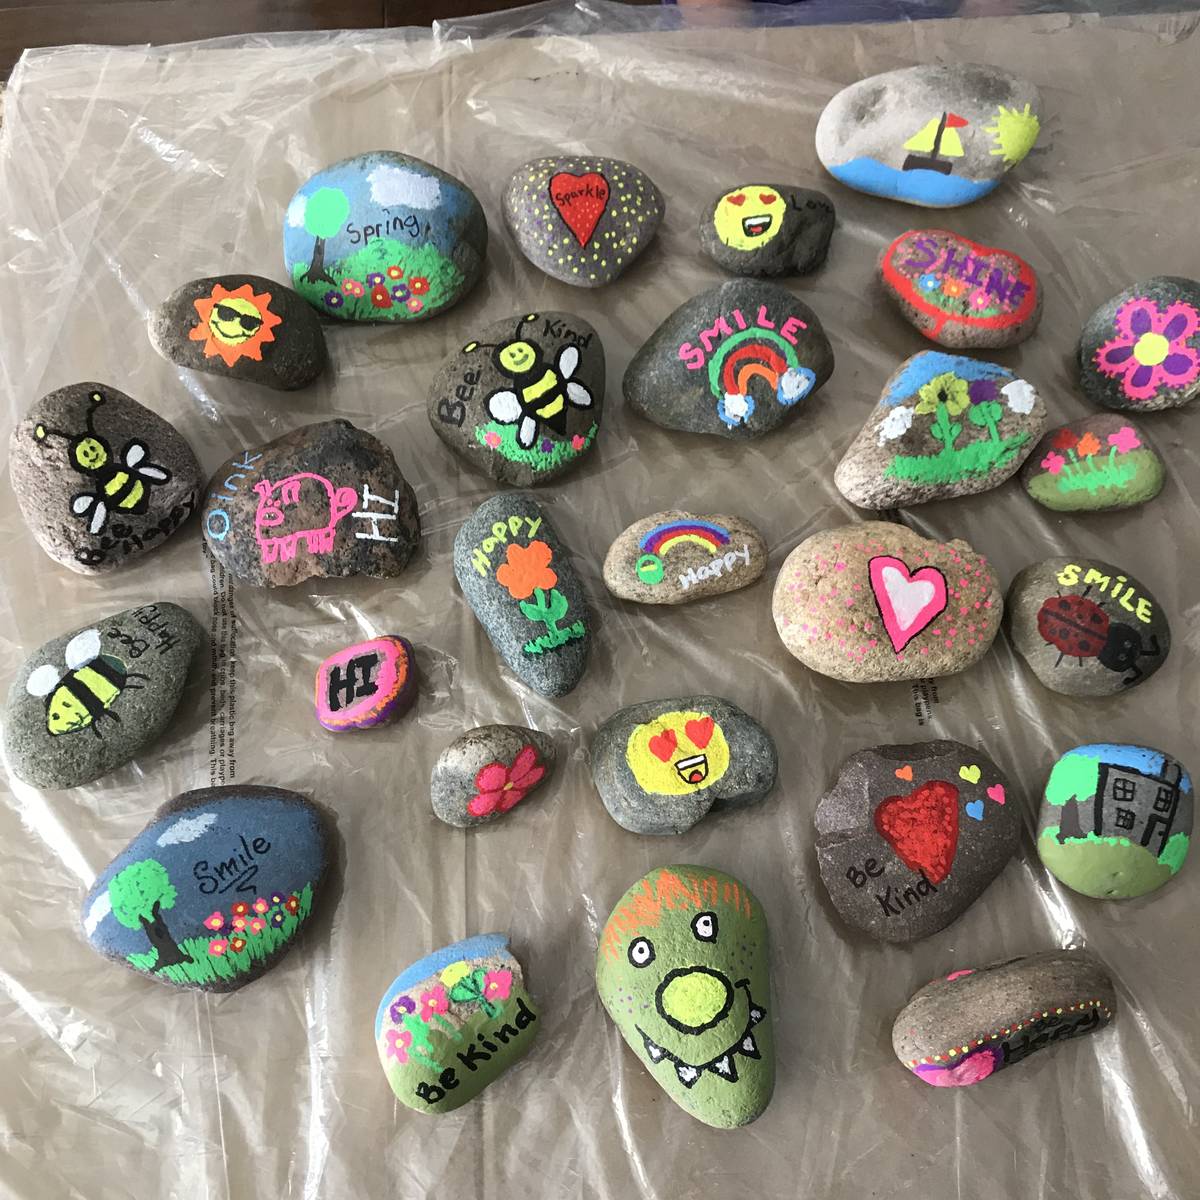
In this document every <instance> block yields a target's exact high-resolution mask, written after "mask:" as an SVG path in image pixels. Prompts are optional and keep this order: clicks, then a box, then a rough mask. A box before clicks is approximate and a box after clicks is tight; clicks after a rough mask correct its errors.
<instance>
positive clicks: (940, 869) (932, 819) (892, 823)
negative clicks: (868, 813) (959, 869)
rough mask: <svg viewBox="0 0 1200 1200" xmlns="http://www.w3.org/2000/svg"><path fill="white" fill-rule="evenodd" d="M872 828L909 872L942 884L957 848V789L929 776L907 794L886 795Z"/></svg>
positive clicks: (876, 811) (876, 813) (877, 810)
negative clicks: (914, 872)
mask: <svg viewBox="0 0 1200 1200" xmlns="http://www.w3.org/2000/svg"><path fill="white" fill-rule="evenodd" d="M875 828H876V829H877V830H879V833H880V835H881V836H882V837H883V838H884V839H885V840H886V842H887V843H888V845H889V846H891V848H892V849H893V850H894V851H895V852H896V855H897V857H898V858H899V859H900V861H901V862H902V863H903V864H904V865H905V866H906V867H908V869H909V870H910V871H920V872H921V873H923V874H924V876H925V878H926V879H928V880H929V882H930V883H934V884H937V883H941V882H942V880H943V879H945V878H946V876H947V875H949V874H950V864H951V863H953V862H954V852H955V850H956V849H957V848H958V788H956V787H955V786H954V784H952V783H947V782H946V781H945V780H944V779H931V780H930V781H929V782H928V783H923V784H921V786H920V787H918V788H915V789H914V790H913V791H911V792H909V793H908V795H906V796H888V797H886V798H885V799H884V800H882V801H880V803H879V807H878V808H876V810H875Z"/></svg>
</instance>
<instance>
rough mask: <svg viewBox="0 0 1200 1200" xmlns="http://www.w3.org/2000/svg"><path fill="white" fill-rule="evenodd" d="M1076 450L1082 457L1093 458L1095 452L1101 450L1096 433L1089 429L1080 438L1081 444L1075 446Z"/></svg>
mask: <svg viewBox="0 0 1200 1200" xmlns="http://www.w3.org/2000/svg"><path fill="white" fill-rule="evenodd" d="M1075 450H1076V453H1078V454H1079V455H1080V457H1081V458H1091V456H1092V455H1093V454H1096V453H1098V452H1099V450H1100V442H1099V440H1098V439H1097V437H1096V435H1095V434H1094V433H1092V432H1091V431H1090V430H1089V431H1088V432H1087V433H1085V434H1084V435H1083V437H1081V438H1080V439H1079V445H1078V446H1076V447H1075Z"/></svg>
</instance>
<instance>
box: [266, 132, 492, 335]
mask: <svg viewBox="0 0 1200 1200" xmlns="http://www.w3.org/2000/svg"><path fill="white" fill-rule="evenodd" d="M486 253H487V221H486V219H485V218H484V215H483V209H482V208H480V206H479V201H478V200H477V199H476V198H475V193H474V192H472V191H471V189H470V188H469V187H467V185H466V184H465V183H463V182H462V180H460V179H455V178H454V176H453V175H448V174H447V173H446V172H445V171H441V170H439V169H438V168H437V167H434V166H431V165H430V164H429V163H427V162H422V161H421V160H420V159H419V158H412V157H411V156H409V155H407V154H398V153H396V152H394V151H391V150H375V151H372V152H371V153H369V154H360V155H358V156H357V157H355V158H347V159H345V160H344V161H342V162H339V163H334V164H333V166H330V167H326V168H325V169H324V170H323V171H319V172H318V173H317V174H316V175H314V176H313V177H312V178H311V179H309V180H308V182H307V183H305V184H304V185H303V186H302V187H301V188H300V189H299V190H298V191H297V192H296V194H295V195H294V196H293V197H292V199H291V202H290V203H289V204H288V208H287V216H286V218H285V220H284V227H283V260H284V263H285V264H286V266H287V271H288V278H289V279H290V280H291V281H292V286H293V287H294V288H295V289H296V291H298V292H299V293H300V295H302V296H303V297H304V298H305V299H306V300H307V301H308V302H309V303H310V304H311V305H312V306H313V307H314V308H315V309H317V310H318V311H319V312H321V313H323V314H325V315H326V316H329V317H336V318H337V319H338V320H342V321H393V322H404V321H422V320H424V319H425V318H427V317H432V316H436V315H437V314H438V313H440V312H442V311H443V310H444V309H447V308H449V307H450V305H452V304H454V303H456V302H457V301H458V300H460V299H462V297H463V296H465V295H466V293H467V292H468V291H470V290H471V288H472V287H474V286H475V284H476V282H477V281H478V279H479V277H480V275H481V274H482V273H483V262H484V257H485V255H486Z"/></svg>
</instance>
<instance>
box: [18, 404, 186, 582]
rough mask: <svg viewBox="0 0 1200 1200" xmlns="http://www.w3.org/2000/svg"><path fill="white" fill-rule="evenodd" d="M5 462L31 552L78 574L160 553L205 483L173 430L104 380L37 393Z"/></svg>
mask: <svg viewBox="0 0 1200 1200" xmlns="http://www.w3.org/2000/svg"><path fill="white" fill-rule="evenodd" d="M8 463H9V470H10V471H11V473H12V486H13V492H14V493H15V494H16V497H17V503H18V505H19V506H20V508H21V515H22V516H23V517H24V518H25V523H26V524H27V525H28V526H29V529H30V532H31V533H32V534H33V536H34V538H36V539H37V542H38V545H40V546H41V548H42V549H43V550H45V552H46V553H47V554H48V555H50V557H51V558H52V559H54V561H55V562H58V563H62V565H63V566H65V567H70V568H71V570H72V571H78V572H79V574H81V575H99V574H102V573H104V572H107V571H114V570H116V569H117V568H118V567H120V566H123V565H124V564H125V563H127V562H130V561H131V560H132V559H135V558H138V557H140V556H141V555H143V554H147V553H149V551H151V550H154V549H156V548H157V547H159V546H161V545H162V544H163V542H165V541H166V540H167V538H169V537H170V536H171V534H173V533H174V532H175V530H176V529H178V528H179V526H180V525H182V524H183V523H184V521H186V520H187V519H188V517H190V516H191V514H192V513H193V512H195V510H196V506H197V504H198V503H199V497H200V488H201V487H202V485H203V482H204V480H203V477H202V476H201V474H200V464H199V463H198V462H197V461H196V456H195V454H193V453H192V448H191V447H190V446H189V445H188V444H187V442H186V441H185V440H184V438H183V437H182V435H180V434H179V433H178V431H177V430H176V429H175V428H174V426H172V425H170V424H169V423H168V422H166V421H164V420H163V418H162V417H160V416H158V415H157V414H156V413H153V412H151V411H150V410H149V409H148V408H145V407H143V406H142V405H141V404H139V403H138V402H137V401H136V400H131V399H130V398H129V397H128V396H126V395H125V394H124V393H123V392H119V391H117V389H116V388H112V387H109V386H108V385H107V384H104V383H73V384H71V385H70V386H69V387H64V388H59V389H58V390H57V391H54V392H51V393H50V394H49V395H47V396H43V397H42V398H41V399H40V400H39V401H38V402H37V403H36V404H35V405H34V406H33V407H32V408H31V409H30V410H29V412H28V413H27V414H26V415H25V419H24V420H23V421H21V422H20V423H19V424H18V425H17V426H16V427H15V428H14V429H13V432H12V438H11V440H10V442H9V455H8Z"/></svg>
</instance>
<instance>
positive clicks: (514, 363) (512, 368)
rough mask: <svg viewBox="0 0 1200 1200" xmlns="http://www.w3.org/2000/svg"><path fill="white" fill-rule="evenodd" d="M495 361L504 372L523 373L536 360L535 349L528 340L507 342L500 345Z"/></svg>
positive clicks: (510, 373) (509, 373)
mask: <svg viewBox="0 0 1200 1200" xmlns="http://www.w3.org/2000/svg"><path fill="white" fill-rule="evenodd" d="M496 361H497V362H498V363H499V364H500V369H501V370H502V371H504V372H505V373H506V374H508V375H524V374H525V372H526V371H528V370H529V369H530V368H531V367H532V366H533V364H534V363H535V362H537V351H536V350H535V349H534V348H533V347H532V346H531V345H530V344H529V343H528V342H509V343H508V344H507V345H506V346H501V347H500V350H499V352H498V353H497V355H496Z"/></svg>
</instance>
